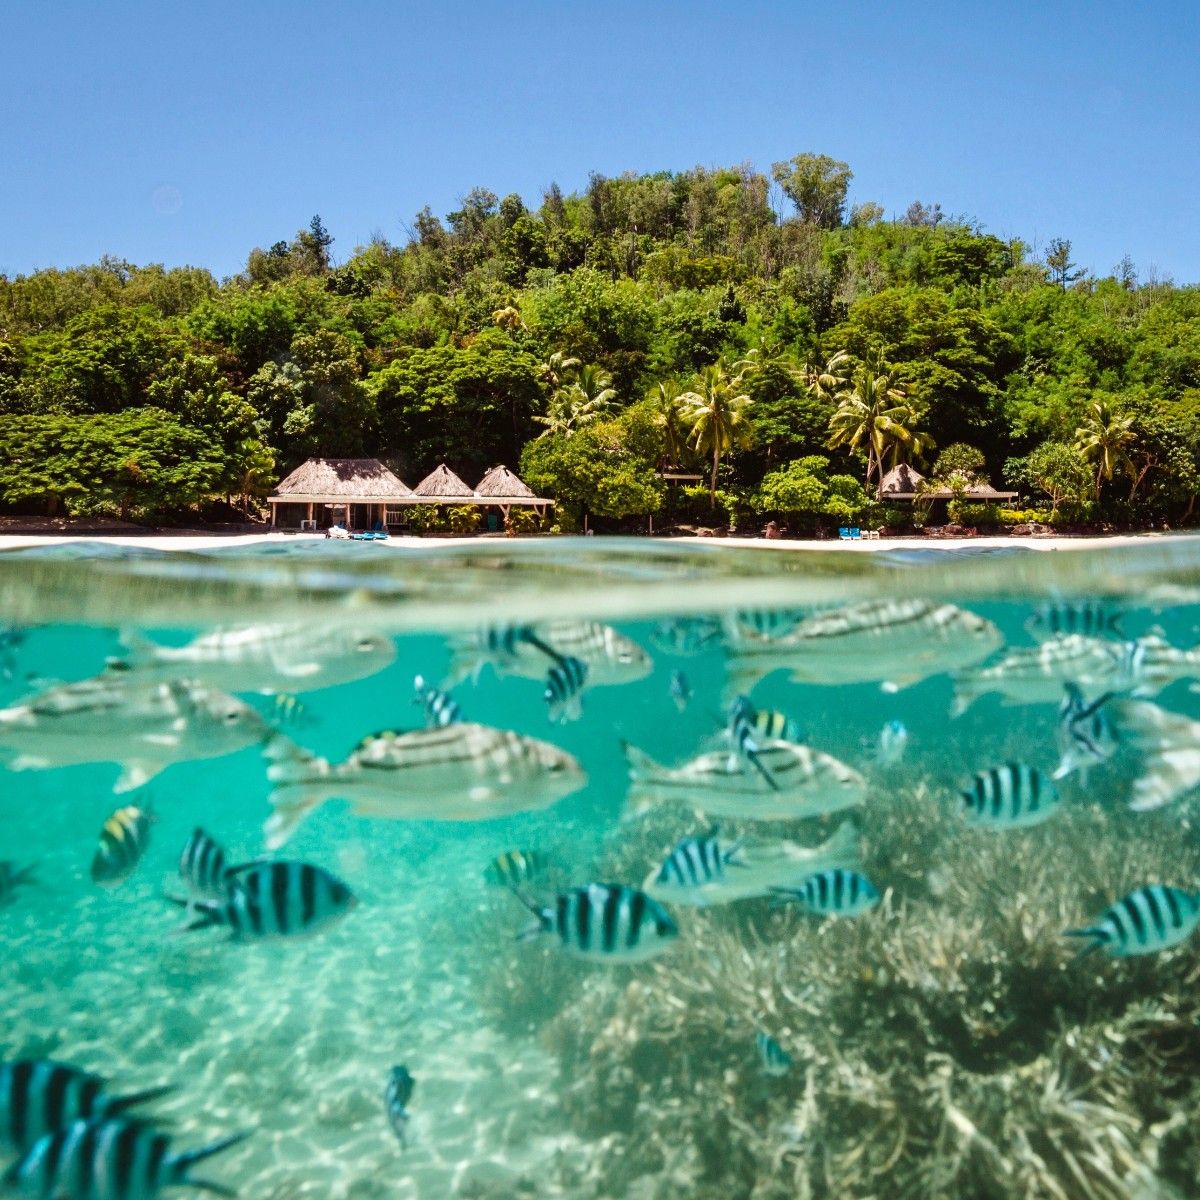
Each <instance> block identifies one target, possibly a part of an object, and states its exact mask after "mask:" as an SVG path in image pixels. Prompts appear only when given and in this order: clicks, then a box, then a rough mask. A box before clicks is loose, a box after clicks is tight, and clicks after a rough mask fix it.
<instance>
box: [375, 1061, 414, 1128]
mask: <svg viewBox="0 0 1200 1200" xmlns="http://www.w3.org/2000/svg"><path fill="white" fill-rule="evenodd" d="M416 1084H417V1081H416V1080H415V1079H414V1078H413V1077H412V1076H411V1075H410V1074H409V1073H408V1068H407V1067H405V1066H399V1067H393V1068H392V1070H391V1073H390V1074H389V1075H388V1081H387V1087H385V1088H384V1089H383V1107H384V1111H385V1112H386V1113H387V1119H388V1124H389V1125H391V1127H392V1129H393V1131H394V1132H395V1134H396V1136H397V1137H398V1138H399V1139H400V1145H401V1146H406V1145H407V1144H408V1119H409V1118H408V1102H409V1101H410V1100H411V1099H412V1094H413V1088H414V1087H416Z"/></svg>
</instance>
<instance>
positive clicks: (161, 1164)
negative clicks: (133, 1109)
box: [0, 1117, 249, 1200]
mask: <svg viewBox="0 0 1200 1200" xmlns="http://www.w3.org/2000/svg"><path fill="white" fill-rule="evenodd" d="M248 1136H249V1135H248V1134H245V1133H239V1134H236V1135H235V1136H233V1137H228V1138H223V1139H222V1140H221V1141H219V1142H214V1143H213V1144H212V1145H210V1146H205V1147H203V1148H202V1149H200V1150H190V1151H188V1152H187V1153H183V1154H175V1153H172V1152H171V1149H170V1141H169V1140H168V1138H167V1137H166V1135H165V1134H161V1133H158V1132H157V1131H156V1130H155V1129H153V1128H152V1127H151V1126H149V1125H146V1124H143V1123H142V1122H140V1121H128V1120H124V1119H122V1118H119V1117H117V1118H111V1119H108V1120H99V1121H75V1122H73V1123H72V1124H70V1125H65V1126H64V1127H63V1128H61V1129H59V1130H57V1131H56V1132H54V1133H48V1134H47V1135H46V1136H45V1137H44V1138H41V1139H40V1140H39V1141H37V1142H35V1143H34V1144H33V1145H32V1146H31V1147H30V1148H29V1150H28V1151H26V1153H25V1155H24V1156H23V1157H22V1158H21V1159H19V1160H18V1161H17V1162H15V1163H14V1164H13V1165H12V1167H10V1168H9V1169H8V1170H7V1171H6V1172H5V1173H4V1176H3V1178H0V1188H3V1189H5V1190H6V1194H8V1195H12V1196H30V1197H38V1198H39V1200H46V1198H49V1197H53V1200H98V1198H99V1197H103V1198H104V1200H156V1197H157V1196H159V1195H160V1194H161V1193H162V1192H163V1191H164V1190H165V1189H167V1188H171V1187H186V1188H195V1189H197V1190H201V1191H207V1192H213V1193H215V1194H216V1195H218V1196H232V1195H234V1193H233V1191H232V1190H231V1189H229V1188H226V1187H223V1186H222V1185H220V1184H216V1183H210V1182H208V1180H205V1179H196V1178H194V1177H193V1176H192V1175H191V1169H192V1168H193V1167H194V1166H195V1165H196V1164H197V1163H199V1162H201V1161H203V1160H204V1159H207V1158H212V1157H213V1155H215V1154H220V1153H221V1152H222V1151H224V1150H228V1149H229V1148H230V1147H231V1146H234V1145H236V1144H237V1143H238V1142H241V1141H244V1140H245V1139H246V1138H247V1137H248Z"/></svg>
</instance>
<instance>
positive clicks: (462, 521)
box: [450, 504, 483, 537]
mask: <svg viewBox="0 0 1200 1200" xmlns="http://www.w3.org/2000/svg"><path fill="white" fill-rule="evenodd" d="M482 520H483V512H482V510H481V509H480V508H479V507H478V505H475V504H456V505H455V506H454V507H453V508H452V509H451V510H450V532H451V533H452V534H454V536H455V537H470V536H471V534H473V533H474V532H475V531H476V530H477V529H478V528H479V525H480V522H482Z"/></svg>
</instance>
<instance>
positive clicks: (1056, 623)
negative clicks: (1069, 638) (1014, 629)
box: [1025, 600, 1122, 642]
mask: <svg viewBox="0 0 1200 1200" xmlns="http://www.w3.org/2000/svg"><path fill="white" fill-rule="evenodd" d="M1121 616H1122V614H1121V612H1120V611H1119V610H1118V609H1116V608H1114V607H1112V605H1110V604H1108V603H1106V602H1105V601H1102V600H1060V601H1057V602H1055V603H1050V604H1041V605H1039V606H1038V607H1037V608H1035V609H1034V610H1033V612H1032V613H1031V614H1030V616H1029V620H1027V621H1026V622H1025V628H1026V629H1027V630H1028V631H1029V633H1030V635H1031V636H1032V637H1034V638H1036V639H1037V640H1038V641H1039V642H1042V641H1045V640H1046V639H1047V638H1056V637H1062V636H1063V634H1070V633H1079V634H1082V635H1083V636H1084V637H1101V638H1103V637H1107V638H1120V637H1121V636H1122V634H1121Z"/></svg>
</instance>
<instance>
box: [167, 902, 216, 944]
mask: <svg viewBox="0 0 1200 1200" xmlns="http://www.w3.org/2000/svg"><path fill="white" fill-rule="evenodd" d="M163 899H164V900H166V901H167V903H168V904H174V905H175V906H176V907H177V908H182V909H184V910H185V913H184V916H185V923H184V924H183V925H180V926H179V928H178V929H176V930H174V931H173V934H174V936H178V935H180V934H184V933H194V932H195V931H196V930H197V929H211V928H212V927H213V926H214V925H220V924H221V906H220V905H219V904H218V903H217V901H215V900H196V899H192V898H188V899H184V898H183V897H182V896H168V895H164V896H163Z"/></svg>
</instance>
